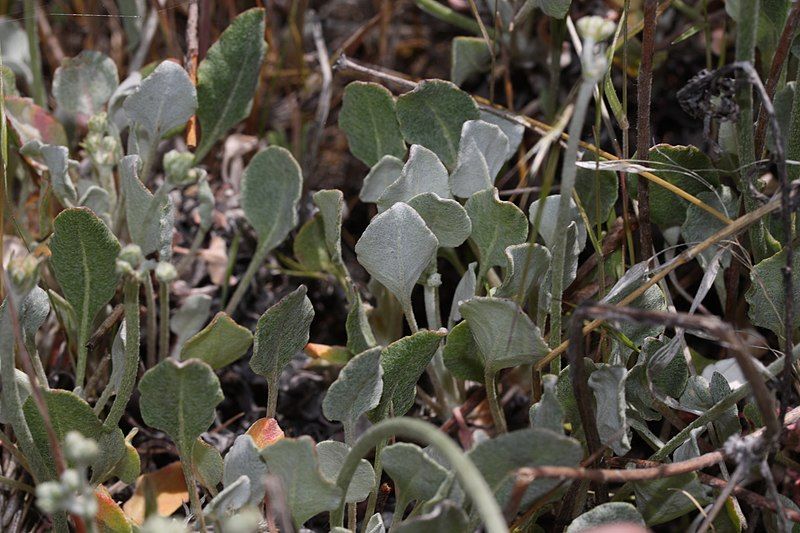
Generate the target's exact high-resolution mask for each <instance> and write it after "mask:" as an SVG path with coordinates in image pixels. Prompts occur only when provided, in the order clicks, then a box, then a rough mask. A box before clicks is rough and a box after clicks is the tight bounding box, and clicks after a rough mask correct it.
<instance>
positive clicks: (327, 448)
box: [317, 440, 375, 503]
mask: <svg viewBox="0 0 800 533" xmlns="http://www.w3.org/2000/svg"><path fill="white" fill-rule="evenodd" d="M349 452H350V447H349V446H348V445H347V444H345V443H343V442H337V441H334V440H324V441H322V442H320V443H317V456H318V457H319V469H320V472H321V473H322V477H324V478H325V479H327V480H328V481H330V482H332V483H336V478H337V477H339V471H340V470H341V469H342V465H343V464H344V460H345V457H347V454H348V453H349ZM374 486H375V470H373V469H372V465H371V464H369V461H366V460H364V459H361V460H360V461H359V462H358V466H357V467H356V471H355V473H354V474H353V478H352V480H351V481H350V486H349V487H348V488H347V496H345V501H346V502H348V503H358V502H362V501H364V500H366V499H367V497H368V496H369V493H370V491H371V490H372V488H373V487H374Z"/></svg>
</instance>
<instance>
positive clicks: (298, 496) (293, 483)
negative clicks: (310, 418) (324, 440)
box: [261, 437, 342, 527]
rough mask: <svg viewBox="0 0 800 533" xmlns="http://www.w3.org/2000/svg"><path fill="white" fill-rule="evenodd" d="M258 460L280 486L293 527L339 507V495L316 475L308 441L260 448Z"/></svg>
mask: <svg viewBox="0 0 800 533" xmlns="http://www.w3.org/2000/svg"><path fill="white" fill-rule="evenodd" d="M261 456H262V457H263V458H264V461H265V462H266V463H267V469H268V471H269V473H270V474H271V475H273V476H277V477H278V479H279V480H280V482H281V484H282V485H283V494H284V495H285V496H286V503H287V504H288V506H289V509H291V512H292V519H293V520H294V523H295V526H296V527H299V526H301V525H302V524H303V523H305V522H306V521H307V520H308V519H309V518H311V517H312V516H314V515H315V514H318V513H321V512H323V511H330V510H332V509H335V508H337V507H338V506H339V502H340V501H341V497H342V491H341V489H340V488H339V487H337V486H336V485H335V484H334V483H333V482H332V481H328V480H327V479H326V478H325V477H324V476H323V475H322V473H321V472H320V469H319V462H318V460H317V454H316V451H315V448H314V441H313V440H311V437H300V438H298V439H281V440H279V441H278V442H276V443H275V444H272V445H270V446H267V447H266V448H264V449H263V450H262V451H261Z"/></svg>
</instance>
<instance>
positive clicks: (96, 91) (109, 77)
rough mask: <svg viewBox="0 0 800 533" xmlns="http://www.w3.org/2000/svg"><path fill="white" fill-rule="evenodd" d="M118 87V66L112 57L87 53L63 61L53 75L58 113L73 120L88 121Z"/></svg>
mask: <svg viewBox="0 0 800 533" xmlns="http://www.w3.org/2000/svg"><path fill="white" fill-rule="evenodd" d="M118 85H119V75H118V74H117V66H116V65H115V64H114V62H113V61H112V60H111V58H110V57H108V56H106V55H105V54H102V53H101V52H96V51H94V50H84V51H83V52H81V53H80V54H78V55H77V56H76V57H73V58H67V59H64V60H63V61H62V63H61V66H60V67H58V68H57V69H56V72H55V75H54V76H53V96H54V97H55V99H56V103H57V104H58V110H59V111H60V112H62V113H64V114H65V115H66V116H67V117H69V118H70V119H71V120H75V121H84V122H85V121H86V120H88V119H89V117H91V116H92V115H94V114H95V113H97V112H98V111H100V110H102V108H103V106H104V105H105V104H106V102H108V100H109V98H111V95H112V94H113V93H114V90H116V88H117V86H118Z"/></svg>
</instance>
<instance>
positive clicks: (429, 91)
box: [396, 80, 480, 168]
mask: <svg viewBox="0 0 800 533" xmlns="http://www.w3.org/2000/svg"><path fill="white" fill-rule="evenodd" d="M396 108H397V119H398V121H399V122H400V131H402V132H403V137H405V139H406V142H408V143H409V144H421V145H422V146H424V147H426V148H428V149H430V150H432V151H433V152H434V153H435V154H436V155H437V156H439V159H441V160H442V162H443V163H444V164H445V166H446V167H447V168H453V166H454V165H455V163H456V157H457V156H458V142H459V139H460V138H461V127H462V126H463V125H464V122H466V121H468V120H477V119H478V118H480V114H479V113H478V106H477V105H476V104H475V100H473V99H472V97H471V96H470V95H469V94H467V93H465V92H464V91H462V90H461V89H459V88H458V87H457V86H456V85H454V84H452V83H450V82H448V81H442V80H424V81H422V82H420V83H419V85H417V87H416V88H415V89H414V90H413V91H410V92H407V93H406V94H404V95H402V96H401V97H400V98H398V99H397V107H396Z"/></svg>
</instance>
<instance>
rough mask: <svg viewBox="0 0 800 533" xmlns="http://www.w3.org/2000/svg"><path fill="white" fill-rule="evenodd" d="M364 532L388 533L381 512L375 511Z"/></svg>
mask: <svg viewBox="0 0 800 533" xmlns="http://www.w3.org/2000/svg"><path fill="white" fill-rule="evenodd" d="M364 533H386V526H384V525H383V517H382V516H381V515H380V513H375V514H374V515H372V516H371V517H370V519H369V522H367V527H366V528H365V530H364Z"/></svg>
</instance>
